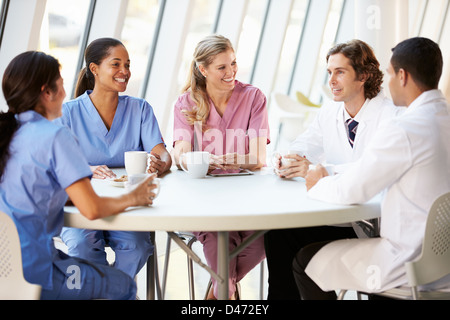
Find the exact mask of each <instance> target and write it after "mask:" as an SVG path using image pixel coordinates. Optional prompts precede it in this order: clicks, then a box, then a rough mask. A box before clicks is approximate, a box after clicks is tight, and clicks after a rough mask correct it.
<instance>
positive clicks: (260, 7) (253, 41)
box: [235, 0, 267, 83]
mask: <svg viewBox="0 0 450 320" xmlns="http://www.w3.org/2000/svg"><path fill="white" fill-rule="evenodd" d="M266 9H267V1H261V0H250V1H249V4H248V8H247V14H246V16H245V18H244V24H243V27H242V32H241V36H240V38H239V44H238V45H237V46H236V45H235V46H236V48H235V49H236V57H237V63H238V67H239V73H238V76H237V78H238V79H239V80H240V81H242V82H247V83H248V82H249V80H250V77H251V73H252V70H253V65H254V63H255V57H256V50H257V49H258V45H259V40H260V37H261V31H262V26H263V22H264V21H263V20H264V16H265V13H266Z"/></svg>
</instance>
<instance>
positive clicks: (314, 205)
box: [65, 167, 380, 231]
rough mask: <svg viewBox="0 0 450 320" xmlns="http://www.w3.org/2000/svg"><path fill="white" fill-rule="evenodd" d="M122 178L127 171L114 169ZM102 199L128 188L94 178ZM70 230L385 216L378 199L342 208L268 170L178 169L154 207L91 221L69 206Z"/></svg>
mask: <svg viewBox="0 0 450 320" xmlns="http://www.w3.org/2000/svg"><path fill="white" fill-rule="evenodd" d="M114 171H115V173H116V174H117V175H118V176H120V175H122V174H124V173H125V171H124V170H123V169H116V170H114ZM92 184H93V186H94V189H95V190H96V192H97V193H98V194H99V195H103V196H116V195H120V194H122V193H124V192H125V190H124V188H121V187H115V186H112V185H111V183H110V182H109V181H105V180H97V179H93V180H92ZM65 212H66V214H65V226H71V227H77V228H88V229H97V230H123V231H156V230H159V231H235V230H269V229H282V228H295V227H308V226H319V225H334V224H341V223H348V222H352V221H357V220H363V219H372V218H376V217H379V215H380V204H379V201H378V199H377V198H376V199H374V200H371V201H369V202H368V203H366V204H364V205H352V206H342V205H334V204H329V203H325V202H320V201H316V200H312V199H310V198H308V196H307V193H306V187H305V181H304V179H302V178H296V179H291V180H286V179H281V178H279V177H277V176H276V175H275V174H274V173H273V170H272V168H270V167H267V168H264V169H263V170H261V171H258V172H256V173H255V174H253V175H251V176H229V177H211V176H207V177H205V178H203V179H192V178H190V177H189V176H188V174H187V173H185V172H183V171H181V170H177V169H176V168H173V169H172V171H171V172H170V173H168V174H166V175H165V176H164V177H162V178H161V191H160V194H159V196H158V197H157V198H156V199H155V200H154V203H153V205H152V206H150V207H133V208H129V209H127V210H126V212H124V213H121V214H119V215H116V216H113V217H108V218H104V219H98V220H94V221H89V220H88V219H86V218H84V217H83V216H82V215H81V214H80V213H79V211H78V209H77V208H75V207H65Z"/></svg>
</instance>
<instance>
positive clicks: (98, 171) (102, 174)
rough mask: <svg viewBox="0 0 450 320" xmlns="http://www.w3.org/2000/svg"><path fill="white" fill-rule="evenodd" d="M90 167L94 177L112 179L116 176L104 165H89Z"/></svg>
mask: <svg viewBox="0 0 450 320" xmlns="http://www.w3.org/2000/svg"><path fill="white" fill-rule="evenodd" d="M90 168H91V171H92V173H93V175H92V178H94V179H112V178H115V177H116V174H115V173H114V172H113V171H112V170H111V169H109V168H108V167H107V166H105V165H101V166H91V167H90Z"/></svg>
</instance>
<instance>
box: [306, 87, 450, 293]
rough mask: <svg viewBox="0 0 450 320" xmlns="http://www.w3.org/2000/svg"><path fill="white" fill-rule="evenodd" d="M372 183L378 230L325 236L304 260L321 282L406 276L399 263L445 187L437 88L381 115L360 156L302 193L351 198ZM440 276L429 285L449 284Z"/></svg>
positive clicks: (392, 280) (446, 135) (449, 140)
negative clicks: (393, 114)
mask: <svg viewBox="0 0 450 320" xmlns="http://www.w3.org/2000/svg"><path fill="white" fill-rule="evenodd" d="M380 191H383V200H382V203H381V237H380V238H370V239H350V240H339V241H335V242H332V243H330V244H328V245H326V246H325V247H323V248H322V249H321V250H320V251H319V252H318V253H317V254H316V255H315V256H314V257H313V259H312V260H311V262H310V263H309V265H308V267H307V269H306V273H307V274H308V275H309V276H310V277H311V278H312V279H313V280H314V281H315V282H316V283H317V284H318V285H319V286H320V287H321V288H322V289H323V290H325V291H330V290H337V289H349V290H359V291H366V292H377V291H382V290H387V289H390V288H393V287H396V286H400V285H404V284H406V283H407V278H406V271H405V268H404V263H405V262H406V261H410V260H413V259H415V258H417V257H418V255H419V254H420V251H421V245H422V240H423V236H424V231H425V224H426V219H427V214H428V211H429V209H430V207H431V205H432V203H433V201H434V200H435V199H436V198H438V197H439V196H440V195H442V194H444V193H446V192H449V191H450V116H449V111H448V109H447V101H446V100H445V97H444V96H443V95H442V93H441V92H440V91H439V90H432V91H428V92H425V93H423V94H422V95H421V96H420V97H418V98H417V99H416V100H415V101H414V102H413V103H412V104H411V105H410V106H409V108H408V109H407V110H406V111H405V112H404V113H403V114H402V115H401V116H399V117H397V118H394V119H392V120H391V121H388V122H386V123H385V125H384V126H382V127H380V128H379V130H378V132H377V134H376V136H375V137H374V138H373V140H372V142H371V144H370V145H369V146H368V147H367V148H366V151H365V152H364V154H363V156H362V157H361V158H360V160H358V161H357V162H356V163H354V164H353V165H352V167H351V168H348V169H347V170H346V172H345V173H343V174H340V175H336V176H334V177H325V178H323V179H321V180H320V181H319V182H318V183H317V184H316V185H315V186H314V187H313V188H311V189H310V191H309V192H308V195H309V196H310V197H311V198H314V199H318V200H322V201H327V202H332V203H338V204H356V203H363V202H365V201H368V200H370V199H371V198H372V197H373V196H375V195H376V194H378V193H379V192H380ZM447 280H448V278H447V279H446V281H441V282H440V283H439V285H436V287H439V288H441V287H445V288H446V287H450V282H449V281H447Z"/></svg>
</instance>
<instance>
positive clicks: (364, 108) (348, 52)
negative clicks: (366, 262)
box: [264, 40, 404, 300]
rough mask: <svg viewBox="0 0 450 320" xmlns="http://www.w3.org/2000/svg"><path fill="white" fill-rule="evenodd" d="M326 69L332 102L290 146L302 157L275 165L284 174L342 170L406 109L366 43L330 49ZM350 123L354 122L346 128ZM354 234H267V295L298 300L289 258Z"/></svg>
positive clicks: (345, 230) (342, 230)
mask: <svg viewBox="0 0 450 320" xmlns="http://www.w3.org/2000/svg"><path fill="white" fill-rule="evenodd" d="M327 69H328V74H329V86H330V89H331V93H332V94H333V101H330V102H327V103H325V104H324V105H323V106H322V107H321V108H320V111H319V114H318V115H317V117H316V119H315V120H314V121H313V123H312V124H311V126H310V127H309V128H308V129H307V131H306V132H305V133H303V134H301V135H300V136H299V137H298V138H297V139H296V140H295V141H294V142H293V143H292V144H291V146H290V149H291V150H296V151H297V152H301V153H302V155H304V157H303V156H299V155H298V154H292V155H286V156H285V158H287V159H290V160H291V161H290V162H289V163H288V164H287V165H284V166H278V167H276V168H275V169H276V170H277V172H278V175H279V176H280V177H282V178H294V177H305V175H306V172H307V170H308V167H309V165H310V164H311V163H312V164H318V163H322V164H333V165H334V168H335V171H336V172H343V171H344V170H345V167H346V166H347V165H348V164H349V163H351V162H354V161H356V160H357V159H359V158H360V157H361V155H362V153H363V151H364V149H365V147H366V146H367V144H368V143H369V141H370V140H371V139H372V137H373V136H374V134H375V132H376V131H377V130H378V127H379V126H380V123H381V122H382V121H384V120H386V119H390V118H392V117H394V116H395V115H397V114H398V113H400V112H401V111H402V110H401V109H404V108H397V107H395V106H394V104H393V103H392V101H391V100H389V99H387V98H386V97H385V96H384V94H383V92H382V87H381V84H382V82H383V72H382V71H381V70H380V64H379V62H378V60H377V58H376V57H375V54H374V52H373V50H372V49H371V48H370V46H368V45H367V44H366V43H365V42H363V41H361V40H352V41H349V42H347V43H342V44H338V45H336V46H335V47H333V48H331V49H330V51H329V52H328V54H327ZM350 122H351V123H353V124H357V126H356V127H353V128H350V127H349V125H348V123H350ZM350 129H351V130H350ZM350 131H353V135H351V134H350ZM355 133H356V136H355ZM355 229H356V230H357V231H359V230H358V228H355ZM362 234H363V233H362V232H359V233H358V235H362ZM354 237H356V234H355V231H354V230H353V228H352V226H351V225H350V224H349V225H348V226H346V227H342V226H340V227H331V226H324V227H315V228H296V229H287V230H271V231H269V232H268V233H266V235H265V237H264V240H265V249H266V257H267V265H268V269H269V290H268V291H269V293H268V299H271V300H272V299H277V300H278V299H284V300H293V299H300V296H299V293H298V289H297V286H296V285H295V282H294V276H293V274H292V261H293V259H294V257H295V255H296V253H297V251H298V250H300V249H301V248H302V247H303V246H305V245H307V244H310V243H313V242H317V241H325V240H327V241H329V240H338V239H345V238H354Z"/></svg>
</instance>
